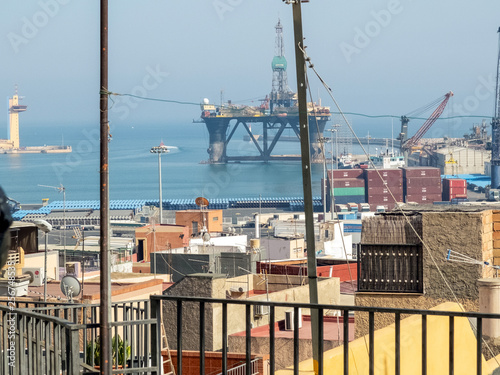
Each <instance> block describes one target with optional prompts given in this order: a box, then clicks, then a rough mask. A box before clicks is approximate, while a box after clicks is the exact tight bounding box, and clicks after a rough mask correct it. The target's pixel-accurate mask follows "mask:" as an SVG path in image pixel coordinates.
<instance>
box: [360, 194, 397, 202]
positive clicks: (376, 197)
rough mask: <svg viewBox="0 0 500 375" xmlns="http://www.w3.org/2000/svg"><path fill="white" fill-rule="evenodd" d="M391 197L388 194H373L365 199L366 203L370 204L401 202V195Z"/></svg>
mask: <svg viewBox="0 0 500 375" xmlns="http://www.w3.org/2000/svg"><path fill="white" fill-rule="evenodd" d="M393 196H394V197H393ZM393 196H391V195H390V194H373V195H368V196H367V197H366V201H367V202H368V203H370V204H376V203H394V200H396V202H403V193H401V194H394V193H393Z"/></svg>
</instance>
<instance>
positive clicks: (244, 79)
mask: <svg viewBox="0 0 500 375" xmlns="http://www.w3.org/2000/svg"><path fill="white" fill-rule="evenodd" d="M109 3H110V10H109V15H110V19H109V32H110V39H109V43H110V47H109V52H110V66H109V68H110V69H109V72H110V80H109V82H110V86H109V90H110V91H113V92H118V93H133V94H137V95H146V96H148V97H154V98H164V99H173V100H181V101H190V102H200V101H201V100H202V99H203V98H205V97H206V98H209V99H210V100H211V101H215V102H219V101H220V91H221V90H224V98H225V99H226V100H227V99H232V100H233V102H239V101H242V100H245V99H249V98H262V97H264V96H265V95H266V94H267V93H269V92H270V90H271V80H272V71H271V60H272V57H273V55H274V46H275V30H274V26H275V24H276V23H277V20H278V18H280V19H281V22H282V23H283V25H284V33H285V43H286V56H287V58H288V62H289V69H288V75H289V83H290V87H291V88H292V89H293V90H294V91H295V90H296V87H295V85H296V80H295V71H294V69H295V67H294V66H295V64H294V51H293V30H292V7H291V5H286V4H284V3H283V2H282V1H280V0H274V1H271V0H190V1H167V0H142V1H138V0H110V1H109ZM302 8H303V16H304V36H305V37H306V45H307V46H308V49H307V51H308V54H309V55H310V57H311V58H312V60H313V63H314V64H315V67H316V68H317V70H318V71H319V72H320V73H321V74H322V75H323V77H324V78H325V80H326V81H327V82H328V83H329V85H330V86H331V87H332V88H333V92H334V95H335V97H336V99H337V100H338V101H339V103H340V104H341V106H342V108H343V110H344V111H351V112H361V113H367V114H394V115H398V116H400V115H403V114H406V113H408V112H410V111H412V110H414V109H416V108H419V107H421V106H423V105H425V104H427V103H429V102H431V101H433V100H434V99H436V98H438V97H440V96H441V95H444V94H445V93H446V92H448V91H450V90H453V91H454V93H455V96H454V98H453V99H452V101H450V105H449V110H448V111H447V112H446V113H445V115H462V114H473V115H487V116H488V117H491V115H492V114H493V103H494V85H495V75H496V60H497V56H498V34H497V32H496V31H497V29H498V27H499V26H500V2H499V1H493V0H482V1H475V2H473V1H462V0H440V1H436V0H433V1H431V0H419V1H397V0H390V1H387V0H386V1H359V0H358V1H352V0H336V1H334V0H323V1H320V0H311V1H310V2H309V3H307V4H303V7H302ZM0 56H1V63H0V67H1V69H0V96H3V97H4V98H7V97H9V96H10V95H11V94H12V93H13V90H14V85H15V84H18V85H19V92H20V94H21V95H23V96H25V99H24V103H25V104H28V105H29V110H28V112H26V113H25V114H23V115H22V116H23V118H22V121H23V123H25V124H27V125H43V124H48V123H54V124H65V125H66V124H67V126H78V125H80V124H87V125H88V124H93V123H95V124H96V126H98V122H99V111H98V103H99V100H98V99H99V1H98V0H94V1H89V0H40V1H32V0H22V1H20V0H2V1H1V2H0ZM309 73H310V74H311V73H312V72H311V71H309ZM310 81H311V86H312V89H313V90H312V91H313V95H314V96H317V93H318V88H319V83H318V81H317V80H316V79H315V78H314V77H312V76H310ZM319 92H320V95H321V97H322V99H323V104H326V105H330V106H332V110H333V103H332V102H331V101H330V100H329V99H327V94H326V92H325V91H324V90H320V91H319ZM315 99H316V98H315ZM115 100H116V102H115V103H114V104H113V108H111V112H110V121H111V122H112V124H113V125H114V126H130V125H140V124H141V123H156V124H158V123H165V124H185V123H189V122H191V121H192V119H193V118H198V117H199V113H200V110H199V107H197V106H190V105H174V104H164V103H156V102H144V101H142V102H139V101H136V100H133V101H128V102H124V101H123V98H116V99H115ZM246 104H250V102H247V103H246ZM4 108H5V114H6V107H4ZM350 118H352V120H353V122H354V126H355V127H356V128H357V129H359V132H360V133H361V134H360V135H365V134H366V131H367V130H366V129H370V133H377V132H378V133H380V131H382V130H383V131H390V129H391V120H368V119H364V118H361V117H350ZM396 122H397V121H394V123H395V124H396ZM473 122H480V119H475V120H464V121H462V122H461V123H460V122H454V123H452V124H450V123H448V124H443V123H444V122H441V124H439V123H438V124H437V125H438V127H439V126H441V128H443V129H445V130H447V131H450V129H452V130H451V131H454V132H455V133H456V134H453V135H455V136H458V135H462V134H463V131H464V130H465V129H468V128H470V127H471V125H472V123H473ZM6 124H7V115H5V116H0V138H4V137H6V132H5V130H4V129H5V128H6ZM397 125H398V126H399V122H398V123H397ZM413 131H416V129H414V130H413ZM435 134H440V133H439V132H438V131H437V130H436V131H435Z"/></svg>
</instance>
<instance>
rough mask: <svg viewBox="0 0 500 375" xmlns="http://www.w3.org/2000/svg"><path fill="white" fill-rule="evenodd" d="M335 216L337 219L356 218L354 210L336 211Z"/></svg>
mask: <svg viewBox="0 0 500 375" xmlns="http://www.w3.org/2000/svg"><path fill="white" fill-rule="evenodd" d="M337 216H338V217H339V220H356V213H355V212H342V213H338V214H337Z"/></svg>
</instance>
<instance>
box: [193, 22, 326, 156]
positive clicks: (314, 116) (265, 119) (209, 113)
mask: <svg viewBox="0 0 500 375" xmlns="http://www.w3.org/2000/svg"><path fill="white" fill-rule="evenodd" d="M275 29H276V46H275V56H274V58H273V60H272V64H271V66H272V70H273V84H272V91H271V93H270V95H269V96H266V98H265V99H261V103H262V104H261V105H260V106H255V107H252V106H243V105H233V104H231V102H230V101H229V102H228V103H221V104H220V105H219V106H217V105H214V104H210V102H209V100H208V99H204V101H203V103H202V104H201V111H202V113H201V119H202V121H203V122H204V123H205V125H206V127H207V130H208V133H209V147H208V150H207V152H208V155H209V159H208V163H229V162H239V161H264V162H267V161H272V160H300V155H274V154H272V152H273V150H274V148H275V146H276V143H277V142H278V141H279V140H280V137H281V136H282V135H283V132H284V131H285V130H286V129H291V130H292V131H293V132H294V133H295V135H296V136H297V138H300V129H299V110H298V103H297V94H296V93H294V92H292V91H291V90H290V88H289V87H288V78H287V72H286V69H287V61H286V58H285V47H284V43H283V26H282V25H281V22H280V21H279V20H278V24H277V25H276V26H275ZM307 110H308V113H309V139H310V152H311V161H313V162H322V161H323V160H324V154H323V152H322V147H321V143H320V142H321V138H322V137H323V131H324V129H325V125H326V122H327V121H329V120H330V108H329V107H322V106H321V103H319V104H315V103H308V109H307ZM252 124H256V125H260V124H262V134H259V135H255V134H254V133H252V131H251V126H252ZM239 126H242V127H243V128H244V129H245V130H246V132H247V133H248V136H249V139H250V141H251V142H252V143H253V144H254V146H255V148H256V149H257V151H258V153H259V155H248V156H245V155H228V152H227V145H228V144H229V142H230V141H231V139H232V138H233V136H234V134H235V132H236V130H237V129H238V127H239Z"/></svg>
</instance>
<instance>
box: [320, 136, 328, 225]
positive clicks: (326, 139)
mask: <svg viewBox="0 0 500 375" xmlns="http://www.w3.org/2000/svg"><path fill="white" fill-rule="evenodd" d="M318 141H320V142H321V150H322V152H323V156H324V155H325V143H327V142H330V138H325V137H320V138H319V139H318ZM323 223H326V158H325V157H323Z"/></svg>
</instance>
